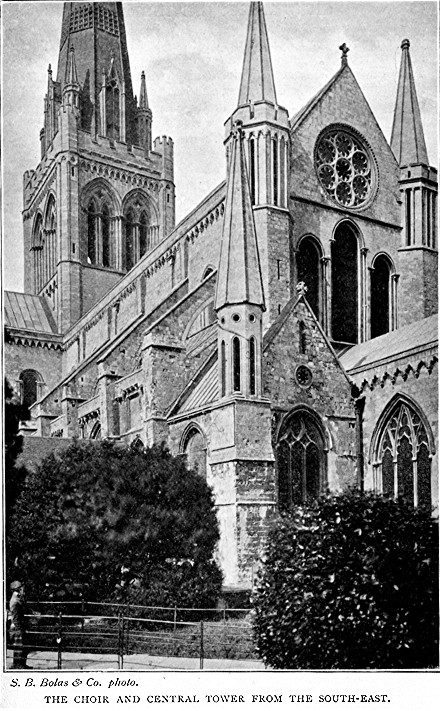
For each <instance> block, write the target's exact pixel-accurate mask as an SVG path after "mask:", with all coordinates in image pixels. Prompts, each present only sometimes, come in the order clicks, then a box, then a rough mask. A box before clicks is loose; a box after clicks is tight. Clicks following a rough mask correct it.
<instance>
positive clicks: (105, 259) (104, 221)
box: [101, 204, 110, 267]
mask: <svg viewBox="0 0 440 711" xmlns="http://www.w3.org/2000/svg"><path fill="white" fill-rule="evenodd" d="M101 229H102V266H103V267H109V266H110V214H109V209H108V207H107V205H105V204H104V205H103V208H102V214H101Z"/></svg>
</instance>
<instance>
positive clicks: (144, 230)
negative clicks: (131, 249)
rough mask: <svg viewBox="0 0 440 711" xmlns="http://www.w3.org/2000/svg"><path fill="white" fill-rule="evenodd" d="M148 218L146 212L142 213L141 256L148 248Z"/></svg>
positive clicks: (140, 224) (140, 231) (140, 226)
mask: <svg viewBox="0 0 440 711" xmlns="http://www.w3.org/2000/svg"><path fill="white" fill-rule="evenodd" d="M147 240H148V218H147V215H146V213H145V212H142V213H141V216H140V220H139V254H140V256H141V257H143V256H144V254H145V253H146V252H147V249H148V244H147Z"/></svg>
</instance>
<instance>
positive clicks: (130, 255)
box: [125, 210, 136, 272]
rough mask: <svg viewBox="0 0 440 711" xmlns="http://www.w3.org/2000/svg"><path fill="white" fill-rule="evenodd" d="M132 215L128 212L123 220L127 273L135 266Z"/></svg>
mask: <svg viewBox="0 0 440 711" xmlns="http://www.w3.org/2000/svg"><path fill="white" fill-rule="evenodd" d="M134 219H135V218H134V214H133V212H132V211H131V210H129V211H128V213H127V216H126V218H125V268H126V270H127V272H128V271H130V269H132V268H133V267H134V264H135V227H136V226H135V222H134Z"/></svg>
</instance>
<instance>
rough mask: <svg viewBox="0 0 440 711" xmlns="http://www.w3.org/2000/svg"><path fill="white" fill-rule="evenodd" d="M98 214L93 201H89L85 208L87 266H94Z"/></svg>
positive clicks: (95, 260)
mask: <svg viewBox="0 0 440 711" xmlns="http://www.w3.org/2000/svg"><path fill="white" fill-rule="evenodd" d="M97 226H98V213H97V210H96V206H95V201H94V200H91V201H90V202H89V206H88V208H87V261H88V263H89V264H96V263H97V261H98V259H97V254H96V251H97V250H96V248H97V244H98V239H97V231H98V230H97Z"/></svg>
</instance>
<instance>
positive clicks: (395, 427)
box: [377, 402, 431, 508]
mask: <svg viewBox="0 0 440 711" xmlns="http://www.w3.org/2000/svg"><path fill="white" fill-rule="evenodd" d="M378 455H379V456H378V459H379V465H378V467H379V472H378V482H377V485H378V488H379V490H381V491H382V493H383V494H385V495H387V496H391V497H392V498H402V499H404V500H405V501H407V502H408V503H410V504H412V505H414V506H419V507H421V508H430V507H431V458H430V451H429V442H428V434H427V431H426V428H425V425H424V424H423V422H422V420H421V418H420V416H419V415H418V414H417V413H416V412H415V410H413V409H412V408H411V407H410V406H409V405H408V404H406V403H402V402H400V403H398V404H397V405H396V407H395V408H394V410H393V412H392V413H391V416H390V417H389V420H388V423H387V425H386V428H385V430H384V432H383V434H382V437H381V441H380V445H379V452H378Z"/></svg>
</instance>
